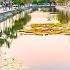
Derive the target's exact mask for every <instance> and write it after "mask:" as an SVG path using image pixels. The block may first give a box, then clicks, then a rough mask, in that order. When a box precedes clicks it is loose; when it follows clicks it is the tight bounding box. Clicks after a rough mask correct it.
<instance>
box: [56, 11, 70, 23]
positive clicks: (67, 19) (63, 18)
mask: <svg viewBox="0 0 70 70" xmlns="http://www.w3.org/2000/svg"><path fill="white" fill-rule="evenodd" d="M57 13H58V16H57V17H58V20H59V21H60V22H61V23H64V24H67V23H68V22H70V17H69V13H68V12H66V13H65V12H64V11H57Z"/></svg>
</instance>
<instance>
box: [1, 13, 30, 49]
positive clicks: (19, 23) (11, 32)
mask: <svg viewBox="0 0 70 70" xmlns="http://www.w3.org/2000/svg"><path fill="white" fill-rule="evenodd" d="M30 19H31V16H30V15H28V14H27V13H25V16H24V17H23V18H20V19H19V20H15V21H14V25H13V26H12V28H10V27H8V28H6V29H5V30H4V32H3V33H4V35H5V38H3V37H2V38H0V47H1V46H2V45H3V44H5V43H6V44H7V46H8V48H9V47H10V41H9V40H8V39H10V40H12V39H15V38H17V30H20V29H23V26H24V25H26V24H27V22H28V21H29V20H30Z"/></svg>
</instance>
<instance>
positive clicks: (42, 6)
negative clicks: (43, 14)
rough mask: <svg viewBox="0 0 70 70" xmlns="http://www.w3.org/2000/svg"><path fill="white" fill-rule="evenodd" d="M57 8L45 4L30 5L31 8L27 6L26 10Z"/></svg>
mask: <svg viewBox="0 0 70 70" xmlns="http://www.w3.org/2000/svg"><path fill="white" fill-rule="evenodd" d="M55 6H56V5H53V4H51V5H50V4H48V5H47V4H45V5H30V6H25V8H27V9H30V8H32V9H34V8H49V7H50V8H55Z"/></svg>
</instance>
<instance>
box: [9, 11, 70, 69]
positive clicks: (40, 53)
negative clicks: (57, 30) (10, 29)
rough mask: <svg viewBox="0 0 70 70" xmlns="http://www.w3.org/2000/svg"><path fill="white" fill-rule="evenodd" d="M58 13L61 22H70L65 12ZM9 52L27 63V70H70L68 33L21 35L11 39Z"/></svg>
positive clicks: (69, 38) (69, 39)
mask: <svg viewBox="0 0 70 70" xmlns="http://www.w3.org/2000/svg"><path fill="white" fill-rule="evenodd" d="M59 15H60V16H58V17H62V19H61V18H60V20H59V21H60V22H61V23H62V24H63V23H65V24H69V23H70V18H69V16H68V14H67V13H66V14H63V12H59ZM40 17H41V16H40V15H39V18H40ZM34 21H35V20H34ZM40 21H41V20H40ZM10 53H11V55H12V56H13V57H14V58H15V59H17V61H20V62H23V63H25V64H26V65H28V67H29V70H70V36H69V35H61V34H60V35H47V36H39V35H38V36H37V35H22V36H20V37H18V38H17V39H15V40H13V42H12V44H11V48H10Z"/></svg>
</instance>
